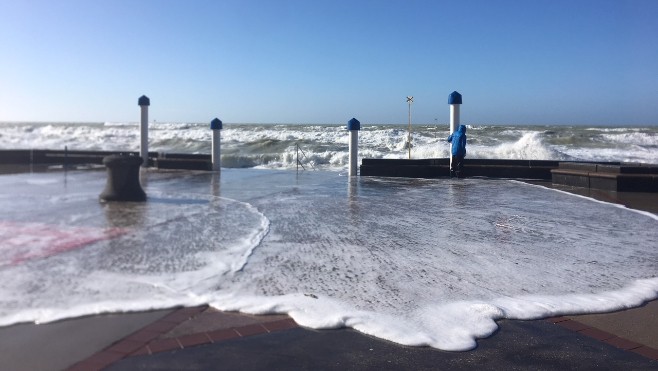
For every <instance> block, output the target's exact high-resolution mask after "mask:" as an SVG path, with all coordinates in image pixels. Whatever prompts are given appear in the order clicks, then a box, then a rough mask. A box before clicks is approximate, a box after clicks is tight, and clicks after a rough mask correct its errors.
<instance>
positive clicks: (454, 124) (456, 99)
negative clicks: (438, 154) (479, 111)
mask: <svg viewBox="0 0 658 371" xmlns="http://www.w3.org/2000/svg"><path fill="white" fill-rule="evenodd" d="M448 104H449V105H450V134H452V133H454V132H455V130H457V128H458V127H459V107H460V106H461V104H462V95H461V94H459V93H457V92H456V91H453V92H452V93H450V95H449V96H448ZM448 153H449V155H450V168H451V169H452V150H450V151H449V152H448Z"/></svg>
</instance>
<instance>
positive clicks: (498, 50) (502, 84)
mask: <svg viewBox="0 0 658 371" xmlns="http://www.w3.org/2000/svg"><path fill="white" fill-rule="evenodd" d="M656 19H658V1H656V0H627V1H624V0H614V1H608V0H591V1H589V0H546V1H545V0H532V1H521V0H515V1H500V0H495V1H488V0H487V1H484V0H483V1H475V0H463V1H414V0H410V1H409V0H407V1H397V0H380V1H359V0H349V1H342V0H328V1H324V0H299V1H292V0H291V1H287V0H263V1H249V0H237V1H232V0H216V1H215V0H209V1H194V0H187V1H183V0H180V1H173V0H157V1H156V0H141V1H123V0H94V1H89V0H80V1H71V0H60V1H50V0H47V1H31V0H21V1H16V0H0V121H138V120H139V107H138V106H137V98H138V97H139V96H141V95H142V94H146V95H147V96H149V98H150V99H151V107H150V118H151V119H155V120H157V121H171V122H206V121H208V122H209V121H210V120H211V119H212V118H214V117H219V118H221V119H222V120H223V121H224V122H227V123H252V122H253V123H256V122H257V123H345V122H347V120H349V119H350V118H352V117H357V118H358V119H359V120H361V122H362V123H406V122H407V104H406V99H405V97H406V96H407V95H413V96H414V97H415V99H414V100H415V103H414V104H413V106H412V120H413V122H414V123H419V124H421V123H423V124H427V123H434V122H435V119H436V122H438V123H446V122H448V120H449V111H448V104H447V98H448V94H450V93H451V92H452V91H453V90H457V91H459V92H460V93H461V94H462V95H463V99H464V104H463V105H462V107H461V112H462V123H469V124H519V125H521V124H576V125H578V124H582V125H596V124H601V125H658V46H657V45H658V44H657V40H658V22H656Z"/></svg>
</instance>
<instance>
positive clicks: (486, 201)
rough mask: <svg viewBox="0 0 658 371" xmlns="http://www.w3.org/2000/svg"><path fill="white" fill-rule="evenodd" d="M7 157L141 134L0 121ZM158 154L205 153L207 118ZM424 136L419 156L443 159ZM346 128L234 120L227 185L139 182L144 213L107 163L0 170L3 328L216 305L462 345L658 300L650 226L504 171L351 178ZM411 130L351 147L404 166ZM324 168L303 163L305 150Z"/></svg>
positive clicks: (592, 131) (630, 154)
mask: <svg viewBox="0 0 658 371" xmlns="http://www.w3.org/2000/svg"><path fill="white" fill-rule="evenodd" d="M0 127H1V128H2V131H0V135H1V136H0V143H1V145H0V148H23V149H25V148H35V149H36V148H39V149H41V148H49V149H57V148H63V147H64V146H66V147H67V148H69V149H72V150H74V149H97V150H138V141H139V138H138V127H137V125H136V124H111V123H99V124H52V123H43V124H34V123H32V124H29V123H25V124H0ZM151 129H152V131H151V133H152V135H151V136H150V138H151V149H152V150H155V151H162V152H169V153H172V152H175V153H209V152H210V143H209V141H210V136H211V133H210V129H209V128H208V127H207V125H201V124H161V123H154V124H153V125H152V127H151ZM467 135H469V139H468V140H469V143H468V147H467V148H468V151H469V152H468V156H470V157H474V158H524V159H527V158H532V159H581V160H596V161H637V162H653V163H655V162H657V161H656V157H657V156H656V154H657V151H658V149H657V148H658V147H657V145H658V128H655V127H654V128H652V127H648V128H587V127H561V126H553V127H533V126H527V127H512V126H509V127H505V126H482V127H477V126H472V127H470V128H469V131H468V133H467ZM446 136H447V130H443V129H441V128H438V129H437V128H434V127H430V126H427V127H423V126H418V127H414V132H413V134H412V138H413V139H412V156H413V157H416V158H426V157H444V156H447V153H448V152H447V151H448V147H447V145H446V143H445V142H444V138H445V137H446ZM348 137H349V133H348V132H347V131H346V130H345V128H344V127H343V126H339V125H230V124H227V125H225V128H224V130H223V131H222V141H223V142H222V153H223V156H224V157H223V158H222V163H223V165H224V167H225V168H224V169H223V170H222V173H221V176H219V175H218V174H216V173H211V172H192V173H185V172H183V173H178V172H159V171H146V172H145V174H144V178H143V179H142V181H143V186H144V188H145V190H146V192H147V194H148V197H149V198H148V201H147V202H146V203H137V204H133V203H107V204H102V203H99V202H98V195H99V193H100V192H101V190H102V188H103V187H104V183H105V177H104V176H103V174H104V173H103V172H99V171H69V172H51V173H32V174H18V175H0V190H2V192H0V209H1V210H3V214H2V215H0V282H2V284H1V285H0V326H7V325H10V324H13V323H18V322H38V323H41V322H48V321H53V320H58V319H62V318H70V317H76V316H84V315H90V314H96V313H106V312H126V311H137V310H150V309H158V308H168V307H172V306H179V305H190V306H192V305H200V304H209V305H211V306H214V307H216V308H218V309H222V310H237V311H242V312H248V313H255V314H265V313H288V314H289V315H290V316H292V317H293V318H294V319H295V321H297V322H298V323H299V324H301V325H303V326H308V327H312V328H318V329H326V328H338V327H351V328H354V329H357V330H359V331H361V332H363V333H367V334H370V335H373V336H377V337H380V338H384V339H388V340H391V341H394V342H397V343H400V344H406V345H418V346H422V345H426V346H432V347H435V348H439V349H445V350H467V349H471V348H473V347H475V346H476V339H478V338H482V337H486V336H489V335H491V334H492V333H494V332H495V331H496V328H497V326H496V323H495V321H496V320H499V319H536V318H543V317H548V316H555V315H563V314H576V313H595V312H602V311H612V310H618V309H623V308H628V307H633V306H637V305H640V304H642V303H643V302H645V301H647V300H652V299H655V298H657V297H658V263H657V262H658V249H657V247H658V215H656V214H652V213H647V212H640V211H636V210H630V209H626V208H624V207H622V206H620V205H613V204H608V203H603V202H598V201H594V200H592V199H589V198H584V197H580V196H575V195H573V194H567V193H564V192H560V191H556V190H553V189H547V188H544V187H540V186H535V185H529V184H526V183H520V182H515V181H511V180H502V179H447V178H446V179H431V180H427V179H425V180H423V179H390V178H376V177H351V178H350V177H347V176H345V172H344V169H345V167H346V164H347V141H348ZM406 138H407V132H406V128H404V127H402V126H399V127H398V126H386V125H380V126H375V125H372V126H368V125H363V126H362V131H361V133H360V135H359V139H360V153H361V156H363V157H370V158H406V155H407V148H406ZM298 144H299V146H300V147H301V148H302V149H303V150H304V151H305V153H306V156H307V157H308V161H309V162H311V161H312V162H313V164H314V167H316V168H318V169H320V171H305V172H299V173H297V172H295V171H292V170H291V169H292V168H293V167H294V166H295V154H296V145H298Z"/></svg>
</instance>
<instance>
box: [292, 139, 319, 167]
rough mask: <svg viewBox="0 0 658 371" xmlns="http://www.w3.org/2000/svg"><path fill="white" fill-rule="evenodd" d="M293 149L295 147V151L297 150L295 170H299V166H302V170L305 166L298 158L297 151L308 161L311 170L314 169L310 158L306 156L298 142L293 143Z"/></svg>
mask: <svg viewBox="0 0 658 371" xmlns="http://www.w3.org/2000/svg"><path fill="white" fill-rule="evenodd" d="M295 149H296V152H297V157H296V161H297V172H299V167H300V166H301V167H302V170H304V171H305V170H306V167H305V166H304V164H303V163H302V161H301V160H300V158H299V153H300V152H301V153H302V158H303V159H305V160H306V161H307V162H308V165H310V166H311V168H312V169H313V170H316V169H315V166H313V162H311V160H310V159H309V158H308V156H306V153H305V152H304V150H303V149H302V147H300V146H299V143H295Z"/></svg>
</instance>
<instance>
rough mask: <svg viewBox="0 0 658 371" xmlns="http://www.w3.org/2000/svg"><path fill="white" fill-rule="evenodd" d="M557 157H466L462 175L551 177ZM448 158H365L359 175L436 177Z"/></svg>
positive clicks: (446, 168) (447, 172)
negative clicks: (492, 158)
mask: <svg viewBox="0 0 658 371" xmlns="http://www.w3.org/2000/svg"><path fill="white" fill-rule="evenodd" d="M558 165H559V162H558V161H541V160H504V159H503V160H496V159H494V160H487V159H465V160H464V175H465V176H467V177H468V176H486V177H490V178H522V179H542V180H550V179H551V169H554V168H556V167H558ZM449 166H450V159H448V158H436V159H418V160H405V159H366V158H364V159H363V160H362V162H361V172H360V175H362V176H390V177H406V178H439V177H446V176H450V167H449Z"/></svg>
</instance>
